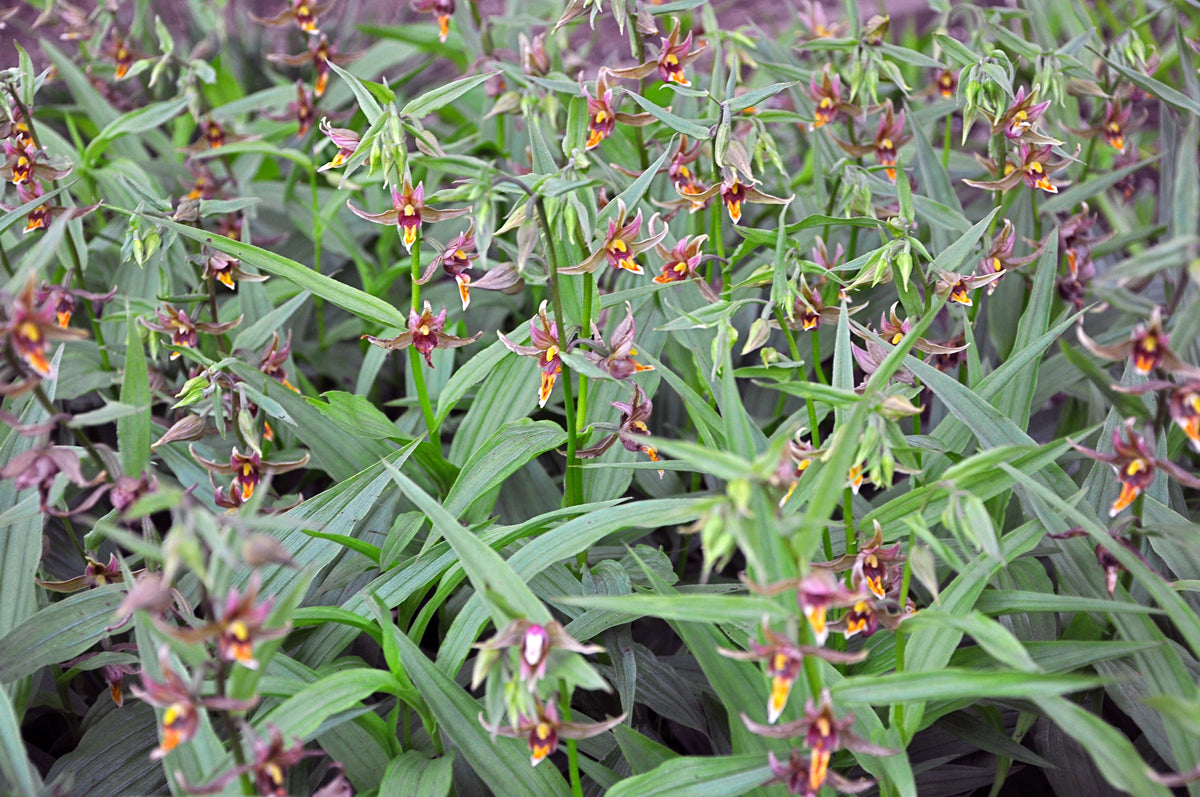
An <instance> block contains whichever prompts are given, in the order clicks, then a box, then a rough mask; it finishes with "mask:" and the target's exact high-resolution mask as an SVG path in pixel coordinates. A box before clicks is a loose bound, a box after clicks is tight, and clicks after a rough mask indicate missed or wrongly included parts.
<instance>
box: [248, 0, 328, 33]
mask: <svg viewBox="0 0 1200 797" xmlns="http://www.w3.org/2000/svg"><path fill="white" fill-rule="evenodd" d="M331 7H333V0H326V2H322V3H312V2H310V0H292V7H291V8H288V9H285V10H283V11H281V12H280V13H278V14H276V15H275V16H273V17H269V18H264V17H260V16H258V15H256V14H254V13H253V12H251V14H250V18H251V19H252V20H254V21H255V22H257V23H258V24H260V25H270V26H271V27H276V28H277V27H280V26H282V25H286V24H288V23H289V22H293V21H294V22H295V23H296V25H297V27H299V28H300V30H302V31H304V32H305V33H308V34H314V33H320V30H319V29H318V28H317V19H318V17H320V16H321V15H322V14H324V13H325V12H326V11H328V10H329V9H330V8H331Z"/></svg>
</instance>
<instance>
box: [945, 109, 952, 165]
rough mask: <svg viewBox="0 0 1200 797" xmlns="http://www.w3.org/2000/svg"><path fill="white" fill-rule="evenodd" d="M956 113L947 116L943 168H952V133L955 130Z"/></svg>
mask: <svg viewBox="0 0 1200 797" xmlns="http://www.w3.org/2000/svg"><path fill="white" fill-rule="evenodd" d="M953 122H954V113H953V112H950V113H948V114H946V127H945V130H943V131H942V168H943V169H949V168H950V131H951V129H952V128H953Z"/></svg>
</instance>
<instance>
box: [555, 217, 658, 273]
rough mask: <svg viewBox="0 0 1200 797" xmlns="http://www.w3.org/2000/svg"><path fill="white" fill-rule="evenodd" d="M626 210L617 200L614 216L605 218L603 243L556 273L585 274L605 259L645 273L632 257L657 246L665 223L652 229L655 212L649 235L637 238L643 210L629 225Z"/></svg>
mask: <svg viewBox="0 0 1200 797" xmlns="http://www.w3.org/2000/svg"><path fill="white" fill-rule="evenodd" d="M627 213H628V211H627V209H626V207H625V201H624V200H622V199H618V200H617V217H616V218H615V219H609V220H608V234H607V235H605V237H604V243H603V244H602V245H601V246H600V247H598V248H597V249H596V250H594V251H593V252H591V254H589V255H588V256H587V258H586V259H585V260H584V261H583V262H582V263H579V264H578V265H575V266H568V267H566V268H561V269H559V270H558V273H560V274H586V273H590V272H593V271H595V270H596V269H598V268H600V264H601V263H604V262H605V261H607V262H608V264H609V265H611V266H612V267H613V268H619V269H623V270H625V271H628V272H630V273H631V274H644V273H645V272H644V271H643V269H642V266H641V264H639V263H638V262H637V260H635V258H636V257H637V256H638V255H640V254H641V253H642V252H645V251H646V250H647V249H650V248H653V247H654V246H656V245H658V243H659V242H660V241H662V239H663V238H665V237H666V235H667V232H668V230H667V226H666V225H663V228H662V229H661V230H659V231H658V232H655V230H654V227H655V222H656V221H657V220H658V216H657V215H655V216H654V217H653V218H651V219H650V224H649V230H650V234H649V237H647V238H643V239H642V240H640V241H637V240H634V239H635V238H637V236H638V233H639V232H640V231H641V229H642V211H641V210H640V209H639V210H638V212H637V215H636V216H634V218H633V221H631V222H629V223H628V224H626V223H625V217H626V215H627Z"/></svg>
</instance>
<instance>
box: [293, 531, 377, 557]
mask: <svg viewBox="0 0 1200 797" xmlns="http://www.w3.org/2000/svg"><path fill="white" fill-rule="evenodd" d="M304 533H305V534H307V535H308V536H310V537H316V538H318V539H322V540H329V541H330V542H336V543H337V544H338V545H341V546H342V547H344V548H349V549H350V550H352V551H354V552H355V553H358V554H362V555H363V556H365V557H366V558H368V559H370V560H371V561H372V562H374V563H375V564H376V565H378V564H379V557H380V553H379V546H377V545H372V544H371V543H369V542H366V541H365V540H359V539H355V538H354V537H348V536H346V535H345V534H331V533H330V532H327V531H313V530H312V529H304Z"/></svg>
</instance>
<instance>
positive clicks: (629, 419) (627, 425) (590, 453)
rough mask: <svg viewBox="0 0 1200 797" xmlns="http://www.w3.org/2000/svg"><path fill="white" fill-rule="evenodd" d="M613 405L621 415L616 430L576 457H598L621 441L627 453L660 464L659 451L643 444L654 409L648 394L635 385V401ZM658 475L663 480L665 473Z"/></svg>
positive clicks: (581, 451) (660, 472)
mask: <svg viewBox="0 0 1200 797" xmlns="http://www.w3.org/2000/svg"><path fill="white" fill-rule="evenodd" d="M612 405H613V406H614V407H616V408H617V409H618V410H619V411H620V413H621V419H620V421H619V422H618V423H617V428H616V430H615V431H614V432H612V433H611V434H609V435H608V436H607V437H605V438H604V439H602V440H601V441H600V442H599V443H596V444H595V445H594V446H589V447H587V448H584V449H581V450H579V451H576V452H575V454H576V456H578V457H579V458H580V459H592V458H595V457H598V456H600V455H601V454H603V453H604V452H605V451H607V450H608V449H610V448H612V444H613V443H615V442H616V441H618V440H620V441H621V445H623V446H625V449H626V450H627V451H632V452H634V453H637V452H639V451H640V452H641V453H643V454H645V455H646V456H648V457H650V459H651V461H653V462H658V449H656V448H654V447H653V446H650V445H646V444H645V443H643V442H642V438H643V437H646V436H648V435H649V434H650V429H649V428H647V426H646V421H648V420H650V411H651V410H652V409H653V407H654V405H653V403H651V401H650V399H648V398H646V394H645V393H644V392H642V388H641V387H640V386H638V385H637V384H634V386H633V399H632V400H631V401H630V402H629V403H628V404H627V403H625V402H623V401H614V402H613V403H612ZM658 475H659V477H660V478H661V477H662V475H663V472H662V471H661V470H660V471H659V472H658Z"/></svg>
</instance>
